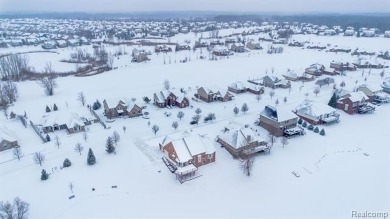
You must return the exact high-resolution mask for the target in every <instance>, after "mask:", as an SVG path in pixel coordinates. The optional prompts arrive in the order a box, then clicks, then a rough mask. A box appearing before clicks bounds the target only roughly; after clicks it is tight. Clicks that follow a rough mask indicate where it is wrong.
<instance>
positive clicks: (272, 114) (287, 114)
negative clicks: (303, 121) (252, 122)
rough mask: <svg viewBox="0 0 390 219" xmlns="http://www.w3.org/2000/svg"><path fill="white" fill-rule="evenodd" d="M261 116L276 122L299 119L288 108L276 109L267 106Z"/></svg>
mask: <svg viewBox="0 0 390 219" xmlns="http://www.w3.org/2000/svg"><path fill="white" fill-rule="evenodd" d="M261 114H262V115H264V116H266V117H268V118H271V119H273V120H276V121H277V122H283V121H287V120H290V119H295V118H298V117H297V115H295V114H294V113H293V112H292V111H291V110H288V109H286V108H276V107H273V106H270V105H267V106H265V107H264V109H263V111H262V112H261Z"/></svg>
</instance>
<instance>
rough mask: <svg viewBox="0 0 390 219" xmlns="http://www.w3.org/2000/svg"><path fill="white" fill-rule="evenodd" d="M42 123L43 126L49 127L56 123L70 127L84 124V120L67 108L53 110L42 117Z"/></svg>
mask: <svg viewBox="0 0 390 219" xmlns="http://www.w3.org/2000/svg"><path fill="white" fill-rule="evenodd" d="M40 124H41V125H42V126H43V127H49V126H54V125H66V126H67V127H68V128H71V127H75V126H76V125H78V126H83V125H84V122H83V121H82V120H81V118H80V116H79V115H78V114H77V113H74V112H70V111H67V110H58V111H52V112H50V113H48V114H46V115H44V116H43V117H42V120H41V122H40Z"/></svg>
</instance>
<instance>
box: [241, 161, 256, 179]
mask: <svg viewBox="0 0 390 219" xmlns="http://www.w3.org/2000/svg"><path fill="white" fill-rule="evenodd" d="M254 163H255V158H254V157H253V156H249V157H247V158H245V159H241V160H240V168H241V170H242V172H243V173H244V174H245V175H246V176H248V177H249V176H250V175H251V172H252V169H253V165H254Z"/></svg>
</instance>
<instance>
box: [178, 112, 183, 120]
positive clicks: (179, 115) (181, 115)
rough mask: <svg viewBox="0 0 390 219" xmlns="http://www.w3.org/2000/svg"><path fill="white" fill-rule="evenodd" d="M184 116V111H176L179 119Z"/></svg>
mask: <svg viewBox="0 0 390 219" xmlns="http://www.w3.org/2000/svg"><path fill="white" fill-rule="evenodd" d="M183 117H184V112H183V111H179V112H178V113H177V118H179V119H180V120H181V119H182V118H183Z"/></svg>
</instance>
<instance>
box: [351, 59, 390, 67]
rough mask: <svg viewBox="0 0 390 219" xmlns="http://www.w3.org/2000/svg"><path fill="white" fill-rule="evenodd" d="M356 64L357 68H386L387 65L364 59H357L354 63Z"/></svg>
mask: <svg viewBox="0 0 390 219" xmlns="http://www.w3.org/2000/svg"><path fill="white" fill-rule="evenodd" d="M352 64H353V65H355V66H356V68H378V69H379V68H385V67H387V66H384V65H383V64H380V63H371V62H369V61H365V60H363V59H357V60H356V61H355V62H353V63H352Z"/></svg>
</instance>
